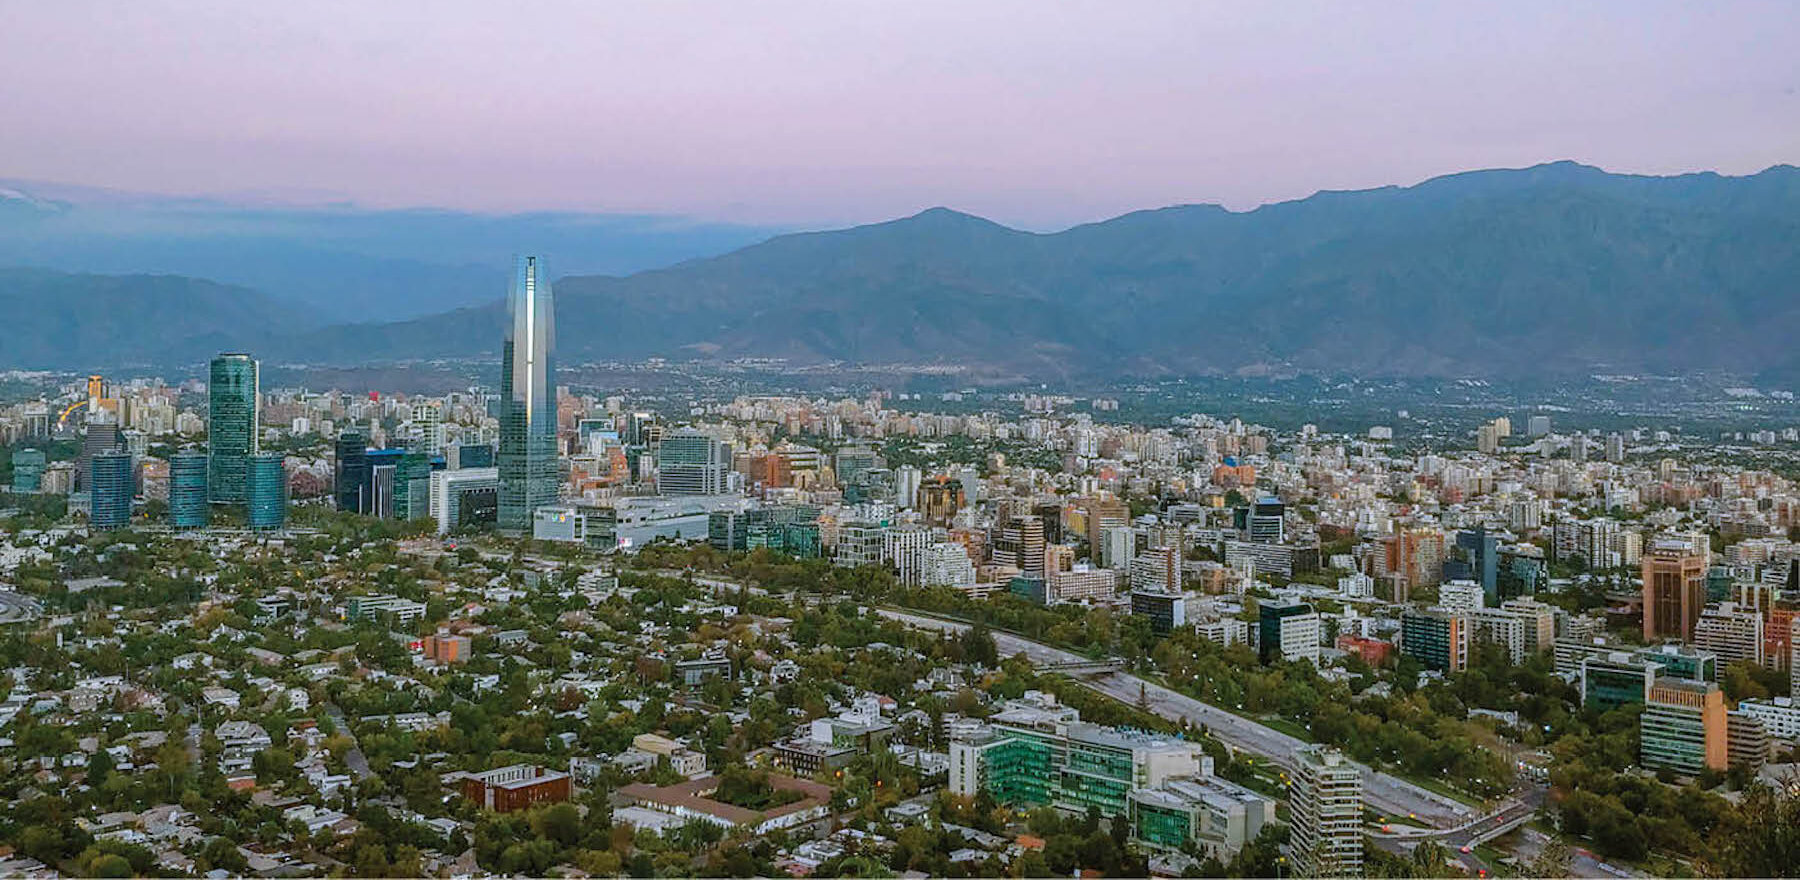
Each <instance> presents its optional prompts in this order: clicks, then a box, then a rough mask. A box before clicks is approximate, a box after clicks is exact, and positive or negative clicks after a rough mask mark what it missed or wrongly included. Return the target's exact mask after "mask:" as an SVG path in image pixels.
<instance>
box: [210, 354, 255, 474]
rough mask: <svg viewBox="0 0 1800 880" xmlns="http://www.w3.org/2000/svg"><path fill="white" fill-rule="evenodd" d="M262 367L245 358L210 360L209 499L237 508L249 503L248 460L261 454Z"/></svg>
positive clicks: (227, 355) (236, 356)
mask: <svg viewBox="0 0 1800 880" xmlns="http://www.w3.org/2000/svg"><path fill="white" fill-rule="evenodd" d="M259 385H260V367H259V365H258V364H257V362H256V359H255V358H252V357H251V356H249V355H247V354H241V353H235V352H227V353H225V354H221V355H219V356H218V357H216V358H213V360H212V372H211V374H210V375H209V377H208V383H207V386H206V397H207V421H206V437H207V441H206V442H207V457H208V460H207V477H206V483H207V489H208V491H207V497H208V498H210V499H211V500H212V501H213V502H214V503H223V504H237V503H242V502H243V501H244V500H245V499H247V498H248V497H249V473H250V457H251V456H253V455H255V454H256V453H257V450H258V448H259V447H258V444H257V441H258V438H257V422H258V418H257V416H258V415H259V409H258V407H259V406H260V399H261V398H260V395H259V393H258V388H259Z"/></svg>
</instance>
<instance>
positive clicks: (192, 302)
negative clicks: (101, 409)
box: [0, 268, 310, 369]
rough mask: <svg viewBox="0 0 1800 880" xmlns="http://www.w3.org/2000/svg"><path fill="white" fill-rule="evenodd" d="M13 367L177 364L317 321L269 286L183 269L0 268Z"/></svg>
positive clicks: (2, 333) (3, 356) (0, 309)
mask: <svg viewBox="0 0 1800 880" xmlns="http://www.w3.org/2000/svg"><path fill="white" fill-rule="evenodd" d="M0 315H5V316H6V320H5V321H4V322H3V323H0V365H3V366H4V368H6V369H19V368H27V369H35V368H57V367H60V368H65V369H81V368H85V367H87V366H89V365H92V366H94V367H95V368H98V367H102V366H120V365H131V364H168V363H178V362H184V361H192V360H199V359H204V358H207V357H211V356H212V355H213V354H214V353H216V352H218V351H220V350H222V349H233V348H248V349H253V350H254V349H257V348H260V347H263V346H272V345H274V344H275V340H276V339H277V338H287V337H288V336H289V335H290V334H292V333H294V332H296V331H298V330H303V329H305V328H307V327H309V326H310V321H309V319H307V318H306V317H305V315H304V314H303V313H302V312H300V311H299V310H297V309H294V308H292V307H290V306H289V305H287V304H285V303H282V302H279V301H277V300H275V299H273V298H271V297H269V296H267V295H265V294H262V293H258V292H256V291H254V290H246V289H244V288H241V287H231V286H228V285H224V284H218V283H215V282H212V281H205V280H202V279H198V278H184V277H181V276H177V275H76V274H68V273H63V272H52V271H49V270H46V269H16V268H0Z"/></svg>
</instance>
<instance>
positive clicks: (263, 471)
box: [247, 452, 288, 531]
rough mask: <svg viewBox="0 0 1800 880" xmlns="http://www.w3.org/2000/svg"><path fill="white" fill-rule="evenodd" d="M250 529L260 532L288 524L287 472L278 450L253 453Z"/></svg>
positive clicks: (250, 469) (249, 490)
mask: <svg viewBox="0 0 1800 880" xmlns="http://www.w3.org/2000/svg"><path fill="white" fill-rule="evenodd" d="M249 477H250V479H249V481H248V482H249V486H248V487H247V492H248V494H249V504H248V507H249V513H250V528H252V529H257V530H260V531H266V530H271V529H280V528H284V527H286V526H287V500H288V498H287V471H286V469H284V468H283V467H282V455H281V453H279V452H259V453H257V454H256V455H252V456H250V467H249Z"/></svg>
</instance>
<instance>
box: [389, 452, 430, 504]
mask: <svg viewBox="0 0 1800 880" xmlns="http://www.w3.org/2000/svg"><path fill="white" fill-rule="evenodd" d="M430 505H431V457H430V456H429V455H427V454H426V453H424V452H408V453H405V454H403V455H401V456H400V461H399V463H398V464H396V465H394V518H395V519H418V518H419V517H422V516H428V515H429V514H430Z"/></svg>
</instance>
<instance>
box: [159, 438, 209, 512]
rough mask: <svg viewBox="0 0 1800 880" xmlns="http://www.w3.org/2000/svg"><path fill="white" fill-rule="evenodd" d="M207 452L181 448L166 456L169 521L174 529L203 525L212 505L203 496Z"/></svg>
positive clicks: (204, 494) (204, 491)
mask: <svg viewBox="0 0 1800 880" xmlns="http://www.w3.org/2000/svg"><path fill="white" fill-rule="evenodd" d="M206 478H207V455H206V453H204V452H201V451H200V450H198V449H183V450H181V451H180V452H177V453H175V455H174V456H172V457H171V458H170V459H169V524H170V525H172V526H174V527H175V528H177V529H203V528H206V525H207V523H208V521H209V520H210V519H211V516H212V507H211V505H210V504H209V502H208V500H207V497H206Z"/></svg>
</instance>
